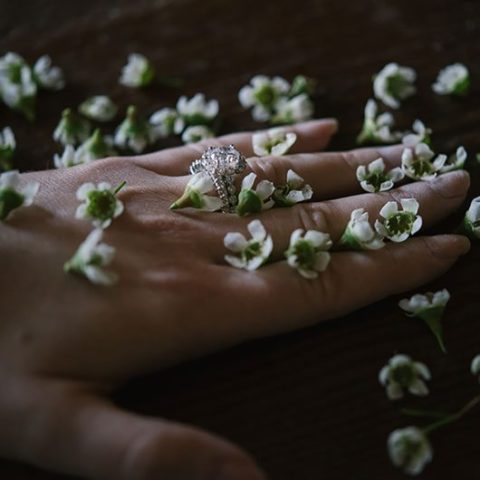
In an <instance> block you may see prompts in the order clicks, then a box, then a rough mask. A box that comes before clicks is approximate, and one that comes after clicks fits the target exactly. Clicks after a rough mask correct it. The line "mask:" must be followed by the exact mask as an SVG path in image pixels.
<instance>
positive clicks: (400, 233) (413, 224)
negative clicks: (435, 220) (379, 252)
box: [375, 198, 422, 242]
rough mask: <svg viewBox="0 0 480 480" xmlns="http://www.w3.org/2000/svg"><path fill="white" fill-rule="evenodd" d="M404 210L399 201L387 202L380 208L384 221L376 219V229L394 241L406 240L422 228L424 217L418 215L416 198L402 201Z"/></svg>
mask: <svg viewBox="0 0 480 480" xmlns="http://www.w3.org/2000/svg"><path fill="white" fill-rule="evenodd" d="M400 204H401V206H402V208H403V210H399V209H398V203H397V202H387V203H386V204H385V205H384V206H383V208H382V209H381V210H380V215H381V216H382V217H383V222H381V221H380V220H376V221H375V230H376V231H377V232H378V233H379V234H380V235H381V236H382V237H385V238H388V239H389V240H391V241H392V242H404V241H405V240H407V238H408V237H410V236H411V235H414V234H415V233H416V232H418V231H419V230H420V228H422V217H421V216H420V215H417V213H418V209H419V204H418V202H417V201H416V200H415V199H414V198H403V199H402V200H401V201H400Z"/></svg>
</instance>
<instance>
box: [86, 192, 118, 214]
mask: <svg viewBox="0 0 480 480" xmlns="http://www.w3.org/2000/svg"><path fill="white" fill-rule="evenodd" d="M116 206H117V199H116V198H115V195H114V194H113V193H112V192H111V191H110V190H93V191H91V192H90V193H89V194H88V202H87V213H88V215H89V216H90V217H92V218H98V219H99V220H103V221H105V220H108V219H110V218H112V217H113V215H114V213H115V208H116Z"/></svg>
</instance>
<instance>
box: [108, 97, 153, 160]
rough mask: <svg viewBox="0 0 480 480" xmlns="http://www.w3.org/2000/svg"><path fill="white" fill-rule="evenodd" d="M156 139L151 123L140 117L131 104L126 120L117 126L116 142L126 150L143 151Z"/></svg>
mask: <svg viewBox="0 0 480 480" xmlns="http://www.w3.org/2000/svg"><path fill="white" fill-rule="evenodd" d="M154 141H155V136H154V134H153V132H152V129H151V127H150V125H149V124H148V123H147V122H146V121H145V120H144V119H142V118H140V117H139V115H138V113H137V109H136V107H134V106H133V105H130V106H129V107H128V109H127V116H126V117H125V120H123V122H122V123H121V124H120V125H119V126H118V127H117V129H116V131H115V136H114V144H115V146H117V147H118V148H121V149H124V150H132V151H133V152H135V153H142V152H143V151H144V150H145V149H146V148H147V147H148V145H150V144H151V143H153V142H154Z"/></svg>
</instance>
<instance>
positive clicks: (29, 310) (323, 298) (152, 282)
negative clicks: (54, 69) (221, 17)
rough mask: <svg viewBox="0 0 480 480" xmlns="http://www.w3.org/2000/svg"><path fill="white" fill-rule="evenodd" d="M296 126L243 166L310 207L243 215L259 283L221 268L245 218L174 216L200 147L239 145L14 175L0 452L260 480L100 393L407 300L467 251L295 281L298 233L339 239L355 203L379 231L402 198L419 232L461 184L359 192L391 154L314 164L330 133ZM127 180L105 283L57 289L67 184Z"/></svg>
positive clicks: (328, 124)
mask: <svg viewBox="0 0 480 480" xmlns="http://www.w3.org/2000/svg"><path fill="white" fill-rule="evenodd" d="M294 130H295V131H296V132H297V134H298V140H297V143H296V144H295V150H296V152H295V153H294V154H291V155H287V156H284V157H279V158H268V157H264V158H255V157H251V158H249V159H248V163H249V167H250V169H251V170H253V171H254V172H255V173H257V175H258V176H259V177H260V178H267V179H269V180H272V181H273V182H275V183H283V182H284V181H285V177H286V173H287V170H288V169H289V168H292V169H293V170H295V171H296V172H297V173H298V174H299V175H301V176H302V177H304V178H305V180H306V181H307V183H309V184H310V185H311V186H312V187H313V190H314V198H313V200H312V202H310V203H305V204H299V205H296V206H294V207H292V208H283V209H273V210H269V211H266V212H263V213H261V214H259V215H258V216H255V217H253V218H259V219H261V221H262V223H263V224H264V225H265V227H266V228H267V231H268V232H269V233H271V235H272V237H273V241H274V245H275V247H274V252H273V257H272V259H273V262H272V263H270V264H268V265H267V266H265V267H263V268H261V269H260V270H258V271H255V272H246V271H241V270H236V269H234V268H232V267H230V266H228V265H227V264H225V262H224V260H223V256H224V254H225V253H226V252H225V248H224V246H223V238H224V236H225V234H226V233H227V232H231V231H234V232H236V231H240V232H246V225H247V224H248V223H249V222H250V221H251V220H252V217H247V218H239V217H237V216H236V215H230V214H226V215H225V214H220V213H200V212H196V211H191V210H182V211H175V212H172V211H171V210H169V205H170V204H171V203H172V202H173V201H174V200H175V199H176V198H178V197H179V196H180V195H181V193H182V192H183V190H184V187H185V185H186V183H187V181H188V177H187V176H186V174H187V171H188V166H189V164H190V163H191V162H192V161H193V160H194V159H196V158H198V157H199V156H200V155H201V153H202V151H203V150H204V148H205V146H206V145H210V144H217V143H218V144H229V143H233V144H234V145H235V146H236V147H237V148H238V149H239V150H240V151H242V152H243V153H245V154H246V155H247V156H251V155H253V152H252V150H251V135H250V134H248V133H243V134H235V135H229V136H227V137H222V138H219V139H217V140H216V141H209V142H208V143H206V144H203V145H201V144H198V145H193V146H186V147H181V148H175V149H170V150H164V151H161V152H158V153H154V154H150V155H144V156H139V157H130V158H127V157H123V158H111V159H106V160H101V161H96V162H93V163H91V164H89V165H86V166H81V167H75V168H69V169H64V170H56V171H45V172H38V173H30V174H26V175H24V177H25V179H35V180H37V181H39V182H40V184H41V187H40V192H39V194H38V196H37V197H36V201H35V205H34V206H33V207H29V208H22V209H18V210H16V211H15V212H13V214H12V215H11V217H10V218H9V220H8V221H7V222H6V223H3V224H0V238H1V242H0V258H1V260H0V262H1V276H0V277H1V278H0V282H1V284H0V288H1V292H2V302H1V304H0V385H1V393H0V454H2V455H3V456H7V457H12V458H16V459H20V460H23V461H27V462H30V463H33V464H36V465H39V466H41V467H44V468H49V469H52V470H57V471H60V472H65V473H70V474H74V475H80V476H84V477H89V478H95V479H110V478H111V479H117V480H121V479H142V480H143V479H154V478H155V479H158V478H164V479H168V480H177V479H182V480H187V479H188V480H193V479H198V480H200V479H202V480H203V479H205V480H214V479H215V480H216V479H218V480H259V479H262V478H264V477H263V475H262V473H260V470H259V469H258V468H257V467H256V466H255V463H254V462H253V460H251V459H250V458H249V457H248V455H247V454H246V453H244V452H242V451H241V450H240V449H238V448H237V447H235V446H233V445H231V444H229V443H227V442H226V441H224V440H222V439H220V438H217V437H216V436H214V435H211V434H208V433H206V432H202V431H200V430H197V429H195V428H191V427H188V426H184V425H179V424H175V423H172V422H169V421H167V420H163V419H155V418H145V417H141V416H138V415H134V414H131V413H128V412H126V411H122V410H120V409H119V408H117V407H116V406H114V405H113V404H112V403H110V401H109V400H108V394H109V392H111V391H112V390H113V389H115V388H117V387H119V386H120V385H121V384H122V383H124V382H125V381H127V380H128V379H130V378H132V377H134V376H135V375H139V374H144V373H148V372H150V371H154V370H157V369H160V368H164V367H167V366H169V365H172V364H174V363H176V362H179V361H181V360H184V359H187V358H191V357H194V356H198V355H202V354H205V353H207V352H211V351H214V350H218V349H221V348H225V347H228V346H230V345H234V344H236V343H240V342H244V341H247V340H250V339H253V338H257V337H261V336H265V335H273V334H277V333H281V332H286V331H289V330H294V329H297V328H301V327H304V326H306V325H309V324H312V323H314V322H319V321H323V320H327V319H331V318H334V317H337V316H339V315H343V314H345V313H347V312H350V311H352V310H355V309H357V308H360V307H362V306H364V305H367V304H369V303H371V302H374V301H376V300H379V299H382V298H384V297H386V296H388V295H391V294H395V293H399V292H402V291H404V290H408V289H412V288H415V287H418V286H420V285H422V284H424V283H425V282H428V281H430V280H431V279H433V278H434V277H436V276H438V275H440V274H441V273H443V272H445V271H446V270H447V269H448V268H450V267H451V266H452V265H453V263H454V262H455V261H456V259H457V258H458V257H459V256H460V255H462V254H463V253H465V252H466V251H467V250H468V248H469V244H468V241H467V240H466V239H465V238H463V237H459V236H454V235H438V236H434V237H418V238H414V239H411V240H409V241H407V242H405V243H402V244H393V243H391V244H388V245H387V246H386V247H385V248H383V249H381V250H379V251H369V252H360V253H359V252H357V253H350V252H341V253H333V254H332V260H331V263H330V265H329V267H328V269H327V270H326V271H325V272H323V273H322V274H320V276H319V278H318V279H317V280H313V281H309V280H305V279H304V278H302V277H301V276H300V275H298V274H297V273H296V272H295V271H293V270H292V269H291V268H290V267H289V266H288V265H287V264H286V262H285V261H284V259H283V252H284V251H285V250H286V249H287V247H288V242H289V236H290V233H291V232H292V231H293V230H294V229H297V228H303V229H306V230H308V229H312V228H313V229H318V230H321V231H325V232H328V233H330V234H331V236H332V238H333V239H334V240H338V238H339V237H340V236H341V234H342V232H343V230H344V228H345V226H346V224H347V222H348V220H349V217H350V213H351V211H352V210H353V209H354V208H358V207H364V208H365V209H366V210H367V211H368V212H369V213H370V216H371V218H376V217H377V216H378V212H379V210H380V208H381V207H382V206H383V205H384V204H385V202H386V201H388V200H391V199H392V198H393V199H394V200H399V199H400V198H403V197H410V196H415V197H416V198H417V200H418V201H419V203H420V214H421V215H422V217H423V219H424V224H425V226H426V227H428V226H430V225H432V224H434V223H435V222H437V221H439V220H441V219H442V218H444V217H446V216H448V215H449V214H450V213H452V212H453V211H454V210H455V209H457V208H458V207H459V206H460V205H461V203H462V201H463V200H464V198H465V195H466V192H467V189H468V186H469V177H468V174H467V173H465V172H463V171H459V172H454V173H449V174H445V175H442V176H441V177H439V178H438V179H437V180H435V181H433V182H422V183H411V184H408V185H405V186H403V187H400V188H397V189H395V190H393V191H391V192H388V193H382V194H365V193H363V194H362V193H361V190H360V188H359V185H358V182H357V180H356V176H355V170H356V167H357V166H358V165H364V164H367V163H369V162H371V161H373V160H375V159H376V158H377V157H379V156H382V157H384V159H385V161H386V163H387V166H390V167H391V166H395V165H398V164H399V163H400V153H401V148H400V147H388V148H380V149H361V150H354V151H351V152H342V153H313V152H318V151H319V150H321V149H323V148H324V147H325V145H326V144H327V143H328V142H329V139H330V137H331V135H332V134H333V133H334V132H335V130H336V123H335V122H334V121H329V120H325V121H314V122H309V123H305V124H300V125H297V126H296V127H294ZM308 152H312V153H308ZM123 180H126V181H127V187H126V188H125V189H123V190H122V191H121V192H120V194H119V198H120V199H121V200H122V201H123V202H124V204H125V213H124V214H123V215H122V216H120V217H119V218H118V219H115V220H114V222H113V224H112V226H111V227H110V228H108V229H107V230H106V233H105V241H106V242H107V243H108V244H110V245H112V246H114V247H115V248H116V250H117V257H116V259H115V261H114V264H113V269H114V270H115V271H116V272H117V273H118V274H119V276H120V281H119V283H118V284H117V285H116V286H114V287H112V288H106V287H100V286H94V285H91V284H89V283H88V282H87V281H85V280H84V279H82V278H78V277H74V276H67V275H66V274H65V273H64V272H63V270H62V266H63V264H64V262H65V261H66V260H67V259H69V258H70V257H71V256H72V254H73V253H74V251H75V250H76V248H77V247H78V245H79V244H80V243H81V241H83V239H84V238H85V236H86V235H87V233H88V232H89V231H90V230H91V225H90V224H89V223H88V222H86V221H81V220H76V219H75V216H74V214H75V210H76V208H77V206H78V201H77V200H76V197H75V191H76V189H77V188H78V187H79V186H80V185H81V184H82V183H84V182H87V181H88V182H99V181H108V182H110V183H111V184H118V183H120V182H121V181H123Z"/></svg>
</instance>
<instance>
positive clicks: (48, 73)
mask: <svg viewBox="0 0 480 480" xmlns="http://www.w3.org/2000/svg"><path fill="white" fill-rule="evenodd" d="M33 74H34V79H35V80H36V82H37V83H38V85H40V87H42V88H45V89H46V90H61V89H62V88H63V87H64V86H65V78H64V77H63V71H62V69H61V68H60V67H56V66H54V65H52V59H51V58H50V57H49V56H48V55H43V56H42V57H40V58H39V59H38V60H37V61H36V62H35V65H34V66H33Z"/></svg>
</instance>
